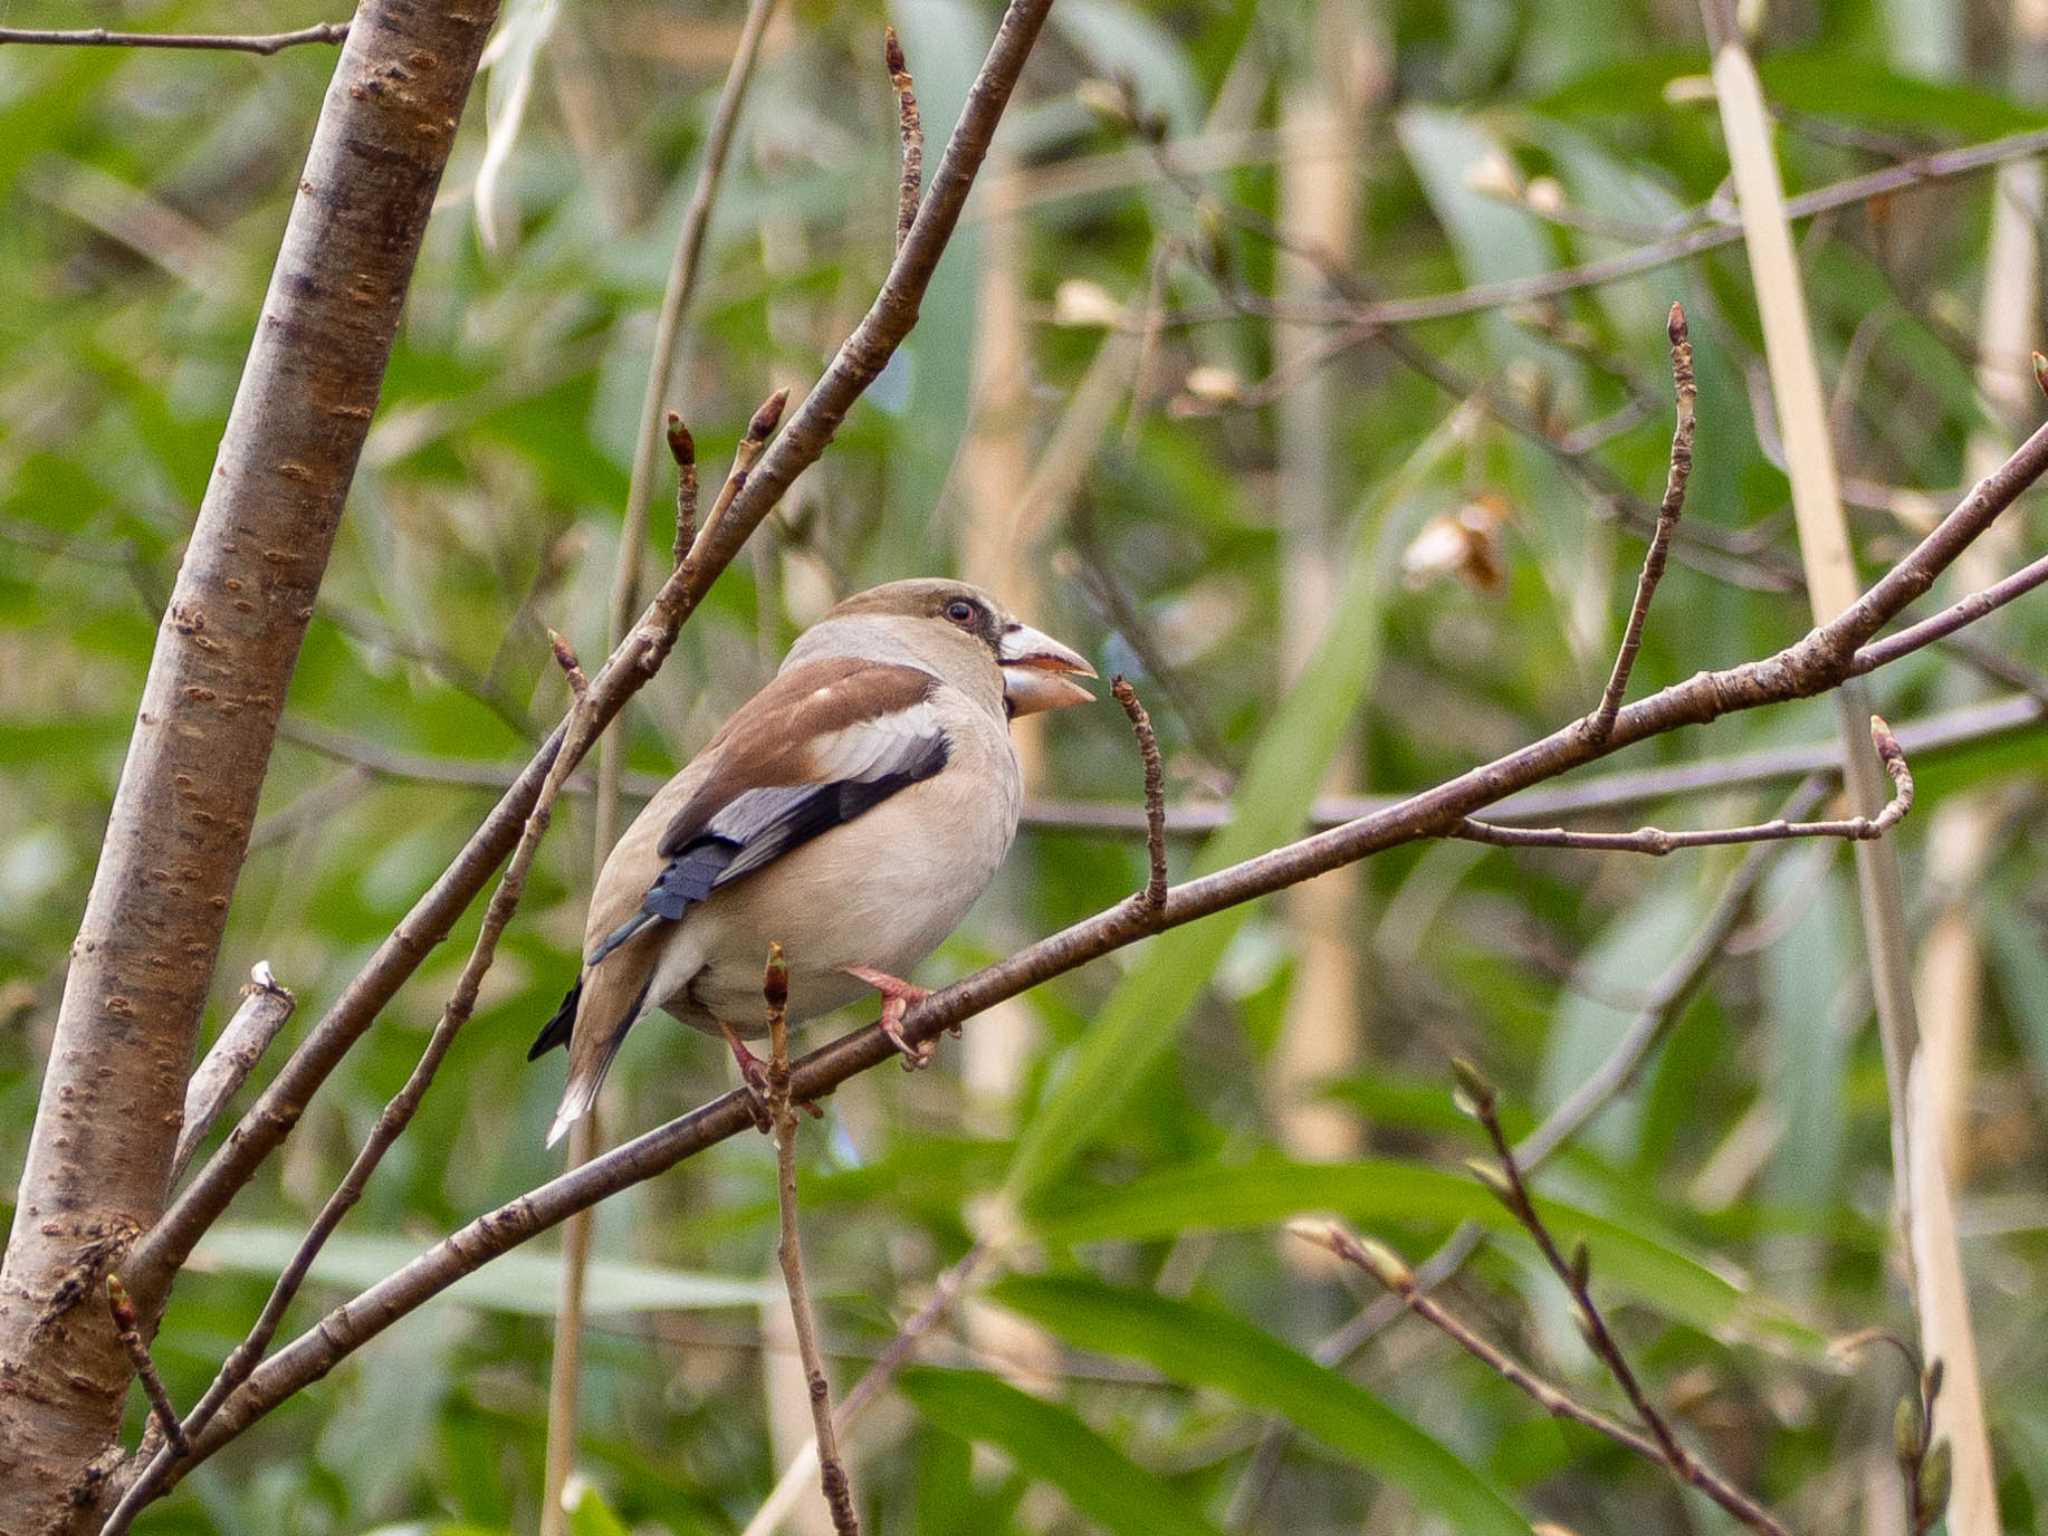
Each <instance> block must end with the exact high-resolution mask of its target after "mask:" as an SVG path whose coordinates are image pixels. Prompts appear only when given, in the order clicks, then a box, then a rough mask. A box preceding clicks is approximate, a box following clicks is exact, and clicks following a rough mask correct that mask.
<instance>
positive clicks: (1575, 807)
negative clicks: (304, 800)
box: [258, 636, 2048, 838]
mask: <svg viewBox="0 0 2048 1536" xmlns="http://www.w3.org/2000/svg"><path fill="white" fill-rule="evenodd" d="M1958 638H1966V636H1964V637H1950V643H1952V644H1953V643H1955V641H1956V640H1957V639H1958ZM1879 643H1880V644H1882V643H1883V642H1879ZM1869 649H1871V648H1869V647H1866V649H1865V651H1859V652H1858V653H1857V655H1858V656H1862V655H1864V654H1866V653H1867V651H1868V650H1869ZM1889 659H1891V658H1889V657H1888V658H1887V660H1889ZM1997 664H1998V665H2000V666H2001V667H2003V666H2005V665H2006V663H2005V662H2004V661H2003V660H2001V661H1999V662H1998V663H1997ZM2002 680H2003V681H2006V682H2008V683H2011V684H2012V685H2014V686H2018V687H2023V686H2025V684H2026V683H2028V682H2030V681H2036V679H2032V678H2029V677H2027V676H2026V675H2025V672H2024V669H2020V670H2017V671H2014V672H2013V673H2012V675H2009V676H2004V677H2003V678H2002ZM2044 721H2048V688H2043V689H2042V690H2041V692H2040V693H2039V694H2038V695H2035V696H2032V697H2010V698H2002V699H1993V700H1990V701H1987V702H1985V703H1982V704H1968V705H1963V706H1960V707H1958V708H1955V709H1948V710H1941V711H1939V712H1937V713H1935V714H1931V715H1923V716H1921V717H1919V718H1918V719H1914V720H1908V721H1905V722H1903V723H1902V724H1901V725H1900V726H1899V727H1898V728H1897V729H1898V738H1899V745H1900V746H1901V748H1903V749H1904V750H1905V751H1906V752H1908V753H1909V754H1911V756H1912V757H1913V758H1914V759H1915V760H1916V761H1924V760H1927V759H1931V758H1935V757H1939V756H1940V755H1942V754H1944V753H1948V752H1953V751H1958V750H1960V749H1962V748H1966V747H1972V746H1978V745H1982V744H1984V743H1987V742H1993V741H1998V740H2001V739H2003V738H2006V737H2009V736H2015V735H2024V734H2026V733H2028V732H2030V731H2037V730H2039V729H2040V728H2041V726H2042V724H2043V723H2044ZM280 730H281V732H282V733H283V735H284V736H285V738H286V739H287V740H290V741H294V742H297V743H298V744H300V745H302V746H305V747H308V748H310V749H311V750H313V751H315V752H318V753H320V754H321V755H322V756H325V757H330V758H333V759H334V760H335V761H337V762H342V763H348V764H350V765H352V766H354V767H357V768H361V769H364V770H366V771H368V772H369V773H372V774H375V775H377V776H378V777H380V778H387V779H394V780H410V781H417V782H421V783H428V784H449V785H455V786H459V787H464V788H476V789H499V790H502V789H505V788H507V787H508V786H510V785H512V784H514V783H516V782H518V779H519V774H520V765H518V764H516V763H507V764H503V765H494V764H491V763H485V762H476V761H470V760H466V759H462V758H451V757H435V756H430V755H428V754H426V753H420V752H407V751H405V750H403V749H400V748H395V747H387V746H385V745H384V744H383V743H381V742H373V741H368V740H365V739H364V738H362V737H358V736H349V735H344V734H343V733H341V732H339V731H334V730H330V729H328V728H327V727H326V726H321V725H315V724H313V723H312V722H311V721H307V720H301V719H298V718H296V717H294V716H290V715H287V716H286V717H285V719H284V721H283V723H282V725H281V726H280ZM1840 773H1841V751H1840V748H1839V746H1838V745H1837V743H1835V742H1833V741H1825V742H1809V743H1805V744H1803V745H1796V746H1788V747H1769V748H1764V749H1762V750H1759V751H1754V752H1740V753H1735V754H1732V755H1730V756H1726V757H1702V758H1698V759H1696V760H1694V761H1691V762H1684V763H1671V764H1666V765H1664V766H1661V767H1656V768H1636V769H1629V770H1626V771H1623V772H1618V773H1596V774H1586V775H1584V776H1582V777H1581V778H1580V779H1579V780H1578V781H1576V782H1571V783H1559V784H1539V785H1535V786H1533V787H1531V788H1529V789H1526V790H1522V791H1520V792H1518V793H1516V794H1514V795H1510V796H1509V797H1508V798H1507V799H1505V800H1502V801H1500V802H1499V803H1498V804H1496V805H1495V806H1493V808H1492V811H1491V814H1490V816H1489V817H1488V819H1489V820H1491V821H1494V822H1496V823H1499V822H1510V823H1533V822H1542V821H1546V820H1550V819H1553V818H1555V817H1559V816H1583V815H1590V814H1594V813H1597V812H1604V811H1616V810H1624V809H1626V808H1628V807H1630V806H1637V805H1646V804H1649V803H1652V802H1654V801H1658V800H1669V799H1674V798H1677V797H1680V796H1685V795H1698V794H1712V793H1716V792H1719V791H1723V790H1729V789H1745V788H1752V787H1755V786H1757V785H1763V784H1773V783H1778V782H1782V781H1785V780H1792V779H1799V778H1803V777H1806V776H1808V775H1812V774H1819V775H1823V776H1825V777H1828V778H1830V779H1833V778H1839V777H1840ZM333 782H335V783H337V784H341V785H346V784H348V783H349V782H350V781H349V779H348V778H346V777H344V778H342V779H339V780H336V781H333ZM666 782H668V779H667V775H665V774H649V773H629V774H626V775H624V776H623V779H622V784H623V787H624V790H625V792H626V793H627V794H628V795H631V796H635V797H637V798H639V799H642V800H645V799H647V798H649V797H650V796H652V795H653V794H654V792H655V791H656V790H658V789H660V788H661V786H662V785H663V784H665V783H666ZM563 789H564V792H565V793H568V794H577V795H582V794H588V793H590V789H591V785H590V781H589V779H588V778H587V777H585V776H583V775H580V774H579V775H574V776H572V777H571V778H570V780H569V782H568V783H567V784H566V785H564V786H563ZM309 793H318V791H310V792H309ZM1405 798H1407V797H1406V796H1404V795H1324V796H1322V797H1320V798H1319V799H1318V800H1317V801H1316V802H1315V804H1314V805H1313V806H1312V807H1311V808H1310V810H1309V814H1308V816H1307V818H1306V825H1308V826H1310V827H1312V828H1316V829H1318V830H1327V829H1328V828H1331V827H1341V826H1343V825H1344V824H1345V823H1346V822H1352V821H1357V820H1359V819H1360V818H1362V817H1366V816H1375V815H1378V814H1379V813H1380V812H1382V811H1385V810H1389V809H1391V808H1392V807H1394V806H1396V805H1399V804H1400V803H1401V802H1402V800H1404V799H1405ZM294 809H296V806H293V807H288V808H287V810H288V811H289V810H294ZM279 814H280V815H282V814H286V813H285V812H280V813H279ZM1230 820H1231V810H1230V805H1229V803H1228V802H1226V801H1182V802H1179V803H1169V804H1168V805H1167V807H1166V835H1167V836H1168V837H1169V838H1199V837H1207V836H1208V835H1209V834H1210V833H1212V832H1214V831H1216V830H1217V829H1218V828H1221V827H1225V826H1228V825H1229V824H1230ZM1023 823H1024V825H1025V826H1027V827H1036V828H1040V829H1042V830H1046V831H1055V832H1093V833H1100V834H1103V835H1108V836H1130V837H1143V836H1145V835H1146V832H1147V830H1148V823H1147V816H1146V812H1145V807H1144V806H1143V805H1136V804H1116V803H1111V802H1108V801H1095V800H1061V799H1046V798H1044V797H1042V796H1040V797H1027V798H1026V800H1025V802H1024V813H1023ZM262 830H263V829H262V827H261V826H260V825H259V828H258V833H259V836H260V835H261V833H262Z"/></svg>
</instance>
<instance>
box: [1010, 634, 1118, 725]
mask: <svg viewBox="0 0 2048 1536" xmlns="http://www.w3.org/2000/svg"><path fill="white" fill-rule="evenodd" d="M996 658H997V661H998V663H999V664H1000V665H1001V667H1002V669H1003V697H1004V698H1005V699H1006V700H1008V702H1009V705H1010V713H1011V714H1012V715H1013V716H1015V715H1035V714H1037V713H1038V712H1039V711H1040V710H1044V709H1064V708H1065V707H1066V706H1067V705H1069V704H1087V703H1091V702H1093V700H1094V698H1095V695H1094V694H1092V693H1090V692H1089V691H1088V690H1087V689H1086V688H1083V687H1082V686H1081V685H1080V684H1079V683H1077V682H1075V681H1074V680H1073V679H1074V678H1076V677H1093V676H1095V669H1094V668H1093V667H1091V666H1089V665H1088V663H1087V661H1086V660H1085V659H1083V657H1082V656H1081V655H1080V653H1079V652H1077V651H1072V650H1069V649H1068V648H1067V647H1066V646H1064V645H1061V644H1060V643H1059V641H1057V640H1055V639H1053V638H1052V636H1050V635H1045V634H1040V633H1039V632H1038V631H1037V630H1035V629H1032V628H1030V627H1029V626H1028V625H1024V624H1013V625H1011V626H1010V627H1009V628H1008V629H1006V630H1004V631H1003V638H1002V640H1001V641H1000V642H998V644H997V647H996Z"/></svg>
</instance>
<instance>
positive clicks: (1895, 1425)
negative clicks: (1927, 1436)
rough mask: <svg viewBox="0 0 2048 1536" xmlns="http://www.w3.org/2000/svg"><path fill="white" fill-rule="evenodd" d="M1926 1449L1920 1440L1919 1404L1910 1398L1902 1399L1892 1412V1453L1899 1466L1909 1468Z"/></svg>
mask: <svg viewBox="0 0 2048 1536" xmlns="http://www.w3.org/2000/svg"><path fill="white" fill-rule="evenodd" d="M1926 1449H1927V1447H1926V1446H1925V1445H1924V1444H1923V1443H1922V1442H1921V1439H1920V1404H1919V1403H1918V1402H1917V1401H1915V1400H1914V1399H1913V1398H1911V1397H1902V1398H1900V1399H1899V1406H1898V1407H1897V1408H1896V1409H1894V1410H1893V1412H1892V1451H1893V1453H1894V1454H1895V1455H1896V1456H1897V1457H1898V1458H1899V1465H1900V1466H1902V1467H1910V1466H1912V1465H1913V1464H1914V1463H1915V1462H1917V1461H1918V1460H1919V1459H1920V1456H1921V1453H1922V1452H1923V1451H1925V1450H1926Z"/></svg>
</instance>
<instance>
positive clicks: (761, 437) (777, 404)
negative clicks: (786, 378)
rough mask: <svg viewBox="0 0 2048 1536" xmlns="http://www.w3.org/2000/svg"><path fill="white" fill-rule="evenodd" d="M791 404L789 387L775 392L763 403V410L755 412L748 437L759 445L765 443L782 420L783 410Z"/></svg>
mask: <svg viewBox="0 0 2048 1536" xmlns="http://www.w3.org/2000/svg"><path fill="white" fill-rule="evenodd" d="M787 404H789V388H788V386H787V385H785V386H783V387H782V388H781V389H778V390H777V391H775V393H774V394H772V395H770V396H769V397H768V398H767V399H766V400H763V401H762V402H761V408H760V409H759V410H758V411H756V412H754V418H753V420H751V421H749V422H748V423H747V436H748V437H749V438H751V439H753V441H755V442H757V443H765V442H767V441H768V439H769V437H770V436H771V435H772V434H773V433H774V431H775V428H776V426H777V425H778V424H779V423H780V422H781V420H782V408H783V407H784V406H785V405H787Z"/></svg>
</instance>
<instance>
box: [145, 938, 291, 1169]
mask: <svg viewBox="0 0 2048 1536" xmlns="http://www.w3.org/2000/svg"><path fill="white" fill-rule="evenodd" d="M298 1005H299V1000H298V999H297V998H296V997H294V996H292V994H291V992H290V991H289V990H287V989H286V988H284V987H281V986H279V985H278V984H277V978H276V977H275V976H274V975H272V974H271V971H270V962H269V961H268V960H259V961H257V962H256V964H255V965H254V966H253V967H252V968H251V969H250V971H249V981H248V985H246V986H244V987H243V988H242V1003H241V1006H240V1007H238V1008H237V1009H235V1013H234V1017H233V1018H231V1019H229V1020H228V1022H227V1027H226V1028H225V1029H223V1030H222V1031H221V1032H220V1036H219V1038H218V1039H216V1040H215V1041H214V1042H213V1045H212V1046H211V1047H210V1048H209V1049H208V1050H207V1053H206V1059H205V1060H203V1061H201V1062H200V1063H199V1068H198V1070H197V1071H195V1072H194V1073H193V1074H192V1077H191V1080H190V1081H189V1082H187V1083H186V1084H185V1124H184V1127H183V1128H182V1129H181V1130H180V1131H179V1132H178V1149H177V1151H176V1152H174V1153H173V1154H172V1155H171V1178H170V1182H171V1183H172V1184H176V1183H177V1182H178V1180H179V1179H181V1178H183V1177H184V1174H185V1170H186V1168H188V1167H190V1166H191V1163H192V1154H193V1153H195V1152H197V1151H198V1150H199V1143H200V1142H202V1141H204V1140H205V1139H206V1133H207V1132H208V1131H210V1130H212V1129H213V1122H214V1121H215V1120H218V1119H219V1118H220V1112H221V1111H222V1110H223V1109H225V1108H226V1107H227V1102H228V1100H229V1099H231V1098H233V1097H234V1096H235V1090H236V1089H238V1088H240V1087H241V1086H242V1084H243V1083H245V1082H247V1081H248V1078H249V1074H250V1073H251V1072H253V1071H254V1070H255V1068H256V1063H257V1062H258V1061H260V1060H262V1058H263V1053H264V1052H265V1051H267V1050H269V1049H270V1042H271V1041H273V1040H275V1039H276V1038H277V1032H278V1031H279V1030H281V1029H283V1028H284V1026H285V1024H286V1022H287V1021H288V1020H290V1018H291V1016H292V1010H293V1009H294V1008H296V1007H298Z"/></svg>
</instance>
